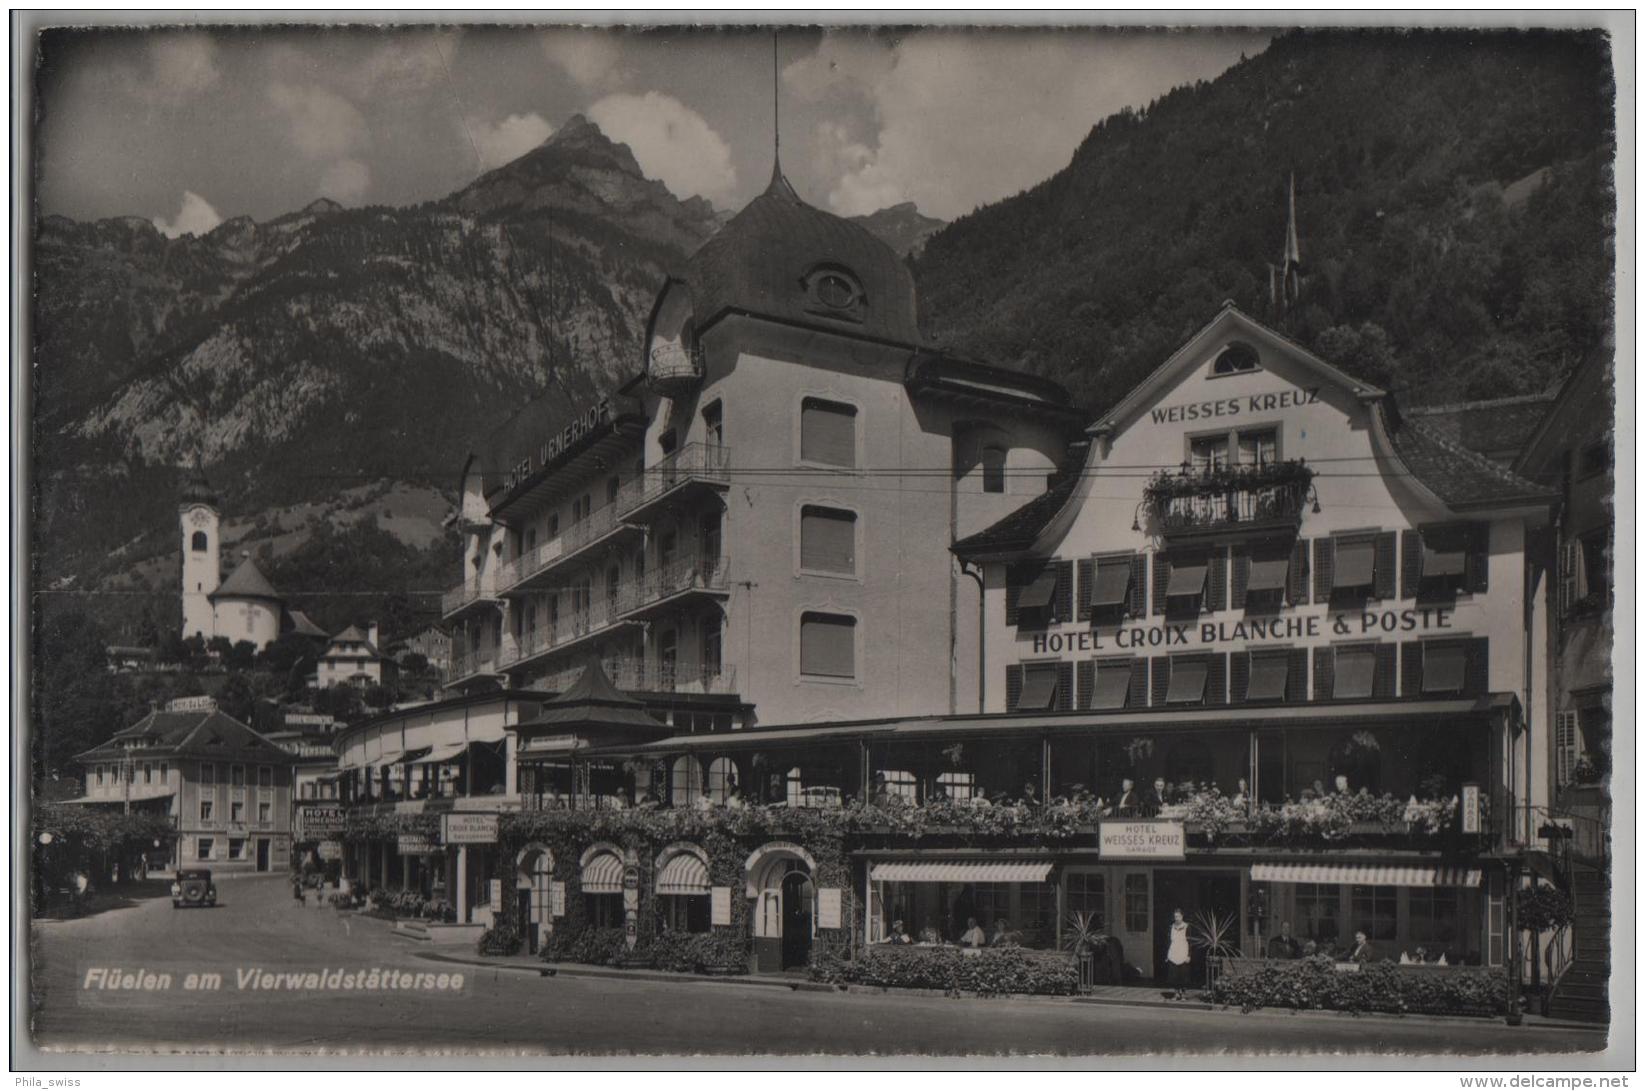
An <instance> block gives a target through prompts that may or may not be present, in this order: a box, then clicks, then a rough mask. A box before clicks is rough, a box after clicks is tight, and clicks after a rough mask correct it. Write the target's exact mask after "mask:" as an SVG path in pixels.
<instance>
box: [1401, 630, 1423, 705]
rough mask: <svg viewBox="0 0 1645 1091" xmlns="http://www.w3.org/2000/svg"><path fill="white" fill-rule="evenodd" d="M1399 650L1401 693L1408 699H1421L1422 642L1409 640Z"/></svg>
mask: <svg viewBox="0 0 1645 1091" xmlns="http://www.w3.org/2000/svg"><path fill="white" fill-rule="evenodd" d="M1399 649H1400V651H1399V659H1400V664H1399V673H1400V680H1399V691H1400V693H1402V694H1404V695H1405V696H1406V697H1421V696H1422V641H1420V640H1407V641H1405V642H1404V643H1403V644H1401V645H1400V646H1399Z"/></svg>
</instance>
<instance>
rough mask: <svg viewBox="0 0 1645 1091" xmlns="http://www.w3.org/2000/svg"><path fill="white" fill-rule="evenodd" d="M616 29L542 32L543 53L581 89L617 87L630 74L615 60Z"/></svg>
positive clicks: (626, 80) (593, 89)
mask: <svg viewBox="0 0 1645 1091" xmlns="http://www.w3.org/2000/svg"><path fill="white" fill-rule="evenodd" d="M619 33H621V32H620V31H614V30H595V29H590V28H578V27H569V28H565V29H559V30H550V31H547V32H545V33H544V34H543V55H544V56H546V57H547V58H548V59H549V60H551V61H553V62H554V63H555V64H557V65H559V66H560V68H561V69H562V70H564V72H565V74H566V75H568V76H570V77H571V79H572V81H573V82H574V83H576V84H577V86H579V87H581V88H583V89H584V90H585V91H603V90H608V89H610V88H615V87H621V86H622V85H623V84H625V83H627V82H629V81H630V80H631V79H633V78H634V74H633V72H631V71H630V70H628V69H627V68H624V67H623V66H622V65H621V64H620V63H619V61H618V58H619V56H620V52H619V50H618V48H617V35H618V34H619Z"/></svg>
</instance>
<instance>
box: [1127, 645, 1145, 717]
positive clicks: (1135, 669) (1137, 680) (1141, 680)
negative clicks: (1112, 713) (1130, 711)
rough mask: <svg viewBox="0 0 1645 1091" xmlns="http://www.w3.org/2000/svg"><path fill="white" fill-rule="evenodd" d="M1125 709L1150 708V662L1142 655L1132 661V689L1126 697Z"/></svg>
mask: <svg viewBox="0 0 1645 1091" xmlns="http://www.w3.org/2000/svg"><path fill="white" fill-rule="evenodd" d="M1125 707H1126V708H1147V707H1148V660H1146V659H1144V658H1143V657H1142V656H1140V655H1139V656H1137V657H1136V658H1135V659H1132V660H1131V689H1130V691H1129V692H1128V693H1127V694H1126V695H1125Z"/></svg>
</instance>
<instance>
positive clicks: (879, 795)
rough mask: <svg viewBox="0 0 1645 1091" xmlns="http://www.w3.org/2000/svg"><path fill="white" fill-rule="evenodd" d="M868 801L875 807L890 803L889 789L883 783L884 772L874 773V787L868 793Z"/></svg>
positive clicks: (885, 805)
mask: <svg viewBox="0 0 1645 1091" xmlns="http://www.w3.org/2000/svg"><path fill="white" fill-rule="evenodd" d="M868 801H869V802H870V803H872V804H873V805H874V806H876V807H888V806H890V805H891V789H890V787H889V786H887V785H886V783H885V774H884V773H875V774H874V787H873V790H872V791H871V792H870V793H869V797H868Z"/></svg>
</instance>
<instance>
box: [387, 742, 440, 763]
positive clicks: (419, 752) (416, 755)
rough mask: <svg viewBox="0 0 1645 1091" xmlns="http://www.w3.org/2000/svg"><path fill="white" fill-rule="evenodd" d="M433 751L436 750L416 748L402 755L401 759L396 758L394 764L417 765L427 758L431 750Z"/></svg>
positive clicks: (426, 747) (425, 747)
mask: <svg viewBox="0 0 1645 1091" xmlns="http://www.w3.org/2000/svg"><path fill="white" fill-rule="evenodd" d="M433 749H434V748H433V747H432V746H414V747H412V748H411V749H410V750H407V751H406V752H405V753H403V754H401V755H400V756H399V757H397V758H395V759H394V764H395V765H416V764H418V763H419V762H421V761H422V760H423V758H424V757H425V756H427V754H428V752H429V751H430V750H433Z"/></svg>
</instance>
